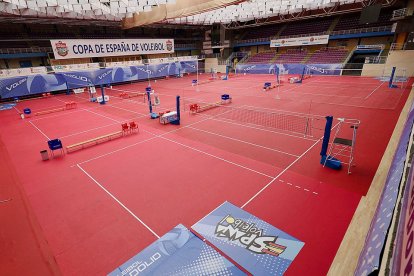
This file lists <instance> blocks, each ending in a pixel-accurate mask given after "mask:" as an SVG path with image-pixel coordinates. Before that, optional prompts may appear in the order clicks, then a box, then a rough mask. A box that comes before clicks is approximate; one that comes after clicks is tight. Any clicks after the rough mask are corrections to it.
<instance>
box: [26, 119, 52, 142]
mask: <svg viewBox="0 0 414 276" xmlns="http://www.w3.org/2000/svg"><path fill="white" fill-rule="evenodd" d="M29 123H30V124H31V125H32V126H33V127H34V128H36V129H37V130H38V131H39V132H40V133H41V134H42V135H43V136H45V137H46V139H47V140H50V138H49V137H48V136H47V135H46V134H45V133H44V132H43V131H41V130H40V129H39V128H38V127H37V126H35V125H34V124H33V123H32V122H31V121H29Z"/></svg>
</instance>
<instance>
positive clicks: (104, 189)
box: [76, 164, 160, 239]
mask: <svg viewBox="0 0 414 276" xmlns="http://www.w3.org/2000/svg"><path fill="white" fill-rule="evenodd" d="M76 166H77V167H78V168H79V169H80V170H81V171H82V172H83V173H84V174H86V175H87V176H88V177H89V178H90V179H91V180H92V181H93V182H95V184H96V185H98V186H99V187H100V188H101V189H102V190H103V191H104V192H105V193H106V194H107V195H109V196H110V197H112V199H113V200H115V201H116V202H117V203H118V204H119V205H120V206H121V207H122V208H123V209H124V210H125V211H127V212H128V213H129V214H130V215H131V216H133V217H134V218H135V219H136V220H137V221H139V222H140V223H141V224H142V225H143V226H144V227H145V228H147V229H148V230H149V231H150V232H151V233H152V234H153V235H154V236H156V237H157V238H158V239H159V238H160V236H158V235H157V233H155V232H154V230H152V229H151V228H150V227H149V226H148V225H147V224H145V222H143V221H142V220H141V219H140V218H139V217H138V216H136V215H135V214H134V213H133V212H132V211H131V210H130V209H128V207H126V206H125V205H124V204H123V203H122V202H121V201H120V200H119V199H118V198H116V197H115V196H114V195H113V194H111V192H109V191H108V190H107V189H106V188H105V187H104V186H103V185H101V184H100V183H99V182H98V181H97V180H96V179H95V178H93V177H92V176H91V175H90V174H89V173H88V172H86V171H85V170H84V169H83V168H82V167H81V166H80V165H79V164H77V165H76Z"/></svg>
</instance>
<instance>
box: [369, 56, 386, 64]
mask: <svg viewBox="0 0 414 276" xmlns="http://www.w3.org/2000/svg"><path fill="white" fill-rule="evenodd" d="M386 61H387V56H378V57H366V58H365V63H369V64H384V63H385V62H386Z"/></svg>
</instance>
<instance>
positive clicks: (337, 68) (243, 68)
mask: <svg viewBox="0 0 414 276" xmlns="http://www.w3.org/2000/svg"><path fill="white" fill-rule="evenodd" d="M342 66H343V65H342V64H341V63H333V64H298V63H285V64H253V63H251V64H249V63H243V64H237V66H236V72H237V74H275V72H277V70H278V69H279V74H281V75H288V74H302V72H303V68H304V67H306V70H305V74H309V75H341V73H342ZM276 67H277V68H276Z"/></svg>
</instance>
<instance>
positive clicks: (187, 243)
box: [108, 224, 245, 276]
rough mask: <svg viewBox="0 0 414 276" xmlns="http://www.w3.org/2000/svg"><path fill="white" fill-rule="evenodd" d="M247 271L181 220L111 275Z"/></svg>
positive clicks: (213, 273)
mask: <svg viewBox="0 0 414 276" xmlns="http://www.w3.org/2000/svg"><path fill="white" fill-rule="evenodd" d="M125 275H126V276H136V275H235V276H237V275H245V273H243V272H242V271H241V270H240V269H239V268H237V267H236V266H235V265H234V264H232V263H231V262H229V261H228V260H227V259H225V258H224V257H223V256H221V255H220V254H219V253H218V252H217V251H215V250H214V249H213V248H211V247H210V246H208V245H207V244H206V243H204V242H203V241H202V240H200V239H199V238H198V237H196V236H195V235H194V234H193V233H191V232H190V231H189V230H188V229H187V228H186V227H184V226H183V225H181V224H179V225H178V226H176V227H175V228H174V229H172V230H171V231H170V232H168V233H167V234H165V235H164V236H162V237H161V238H160V239H158V240H157V241H155V242H154V243H152V244H151V245H150V246H148V247H147V248H145V249H144V250H143V251H141V252H140V253H138V254H137V255H135V256H134V257H132V258H131V259H129V260H128V261H127V262H126V263H124V264H123V265H121V266H120V267H118V268H117V269H115V270H114V271H112V272H111V273H109V274H108V276H125Z"/></svg>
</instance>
